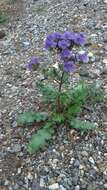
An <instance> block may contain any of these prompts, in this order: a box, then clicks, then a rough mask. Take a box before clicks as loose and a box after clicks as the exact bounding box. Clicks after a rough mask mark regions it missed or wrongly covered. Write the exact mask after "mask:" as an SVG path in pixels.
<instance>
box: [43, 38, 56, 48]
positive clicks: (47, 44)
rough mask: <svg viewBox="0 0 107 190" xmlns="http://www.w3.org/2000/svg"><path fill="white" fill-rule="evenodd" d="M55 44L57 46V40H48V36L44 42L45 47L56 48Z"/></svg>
mask: <svg viewBox="0 0 107 190" xmlns="http://www.w3.org/2000/svg"><path fill="white" fill-rule="evenodd" d="M56 46H57V42H55V41H53V40H49V39H48V38H47V39H46V42H45V48H46V49H52V48H56Z"/></svg>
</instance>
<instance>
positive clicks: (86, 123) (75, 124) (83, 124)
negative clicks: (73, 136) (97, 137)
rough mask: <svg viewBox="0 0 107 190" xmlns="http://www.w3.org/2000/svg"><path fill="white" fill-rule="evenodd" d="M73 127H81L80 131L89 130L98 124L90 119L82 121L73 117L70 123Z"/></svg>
mask: <svg viewBox="0 0 107 190" xmlns="http://www.w3.org/2000/svg"><path fill="white" fill-rule="evenodd" d="M70 127H71V128H75V129H79V130H80V131H88V130H92V129H95V127H96V125H95V124H94V123H91V122H89V121H82V120H80V119H73V120H72V121H71V124H70Z"/></svg>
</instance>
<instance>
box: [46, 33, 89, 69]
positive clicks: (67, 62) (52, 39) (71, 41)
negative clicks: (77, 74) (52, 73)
mask: <svg viewBox="0 0 107 190" xmlns="http://www.w3.org/2000/svg"><path fill="white" fill-rule="evenodd" d="M85 42H86V38H85V36H84V35H83V34H82V33H77V32H69V31H66V32H64V33H59V32H54V33H52V34H49V35H48V36H47V38H46V41H45V48H46V49H47V50H53V49H56V50H58V51H57V52H58V53H59V54H60V58H61V60H63V61H64V71H66V72H71V71H74V70H75V69H76V66H75V62H83V63H87V62H88V61H89V58H88V56H87V54H86V53H83V54H78V53H73V52H72V49H73V47H74V46H83V45H84V44H85Z"/></svg>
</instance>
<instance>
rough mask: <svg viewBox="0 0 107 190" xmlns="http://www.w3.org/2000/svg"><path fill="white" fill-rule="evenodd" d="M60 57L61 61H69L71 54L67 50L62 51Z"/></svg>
mask: <svg viewBox="0 0 107 190" xmlns="http://www.w3.org/2000/svg"><path fill="white" fill-rule="evenodd" d="M60 56H61V59H63V60H64V59H69V58H70V56H71V52H70V50H69V49H64V50H62V51H61V53H60Z"/></svg>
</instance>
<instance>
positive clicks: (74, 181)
mask: <svg viewBox="0 0 107 190" xmlns="http://www.w3.org/2000/svg"><path fill="white" fill-rule="evenodd" d="M72 183H73V185H75V186H76V185H77V184H78V176H75V177H73V178H72Z"/></svg>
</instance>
